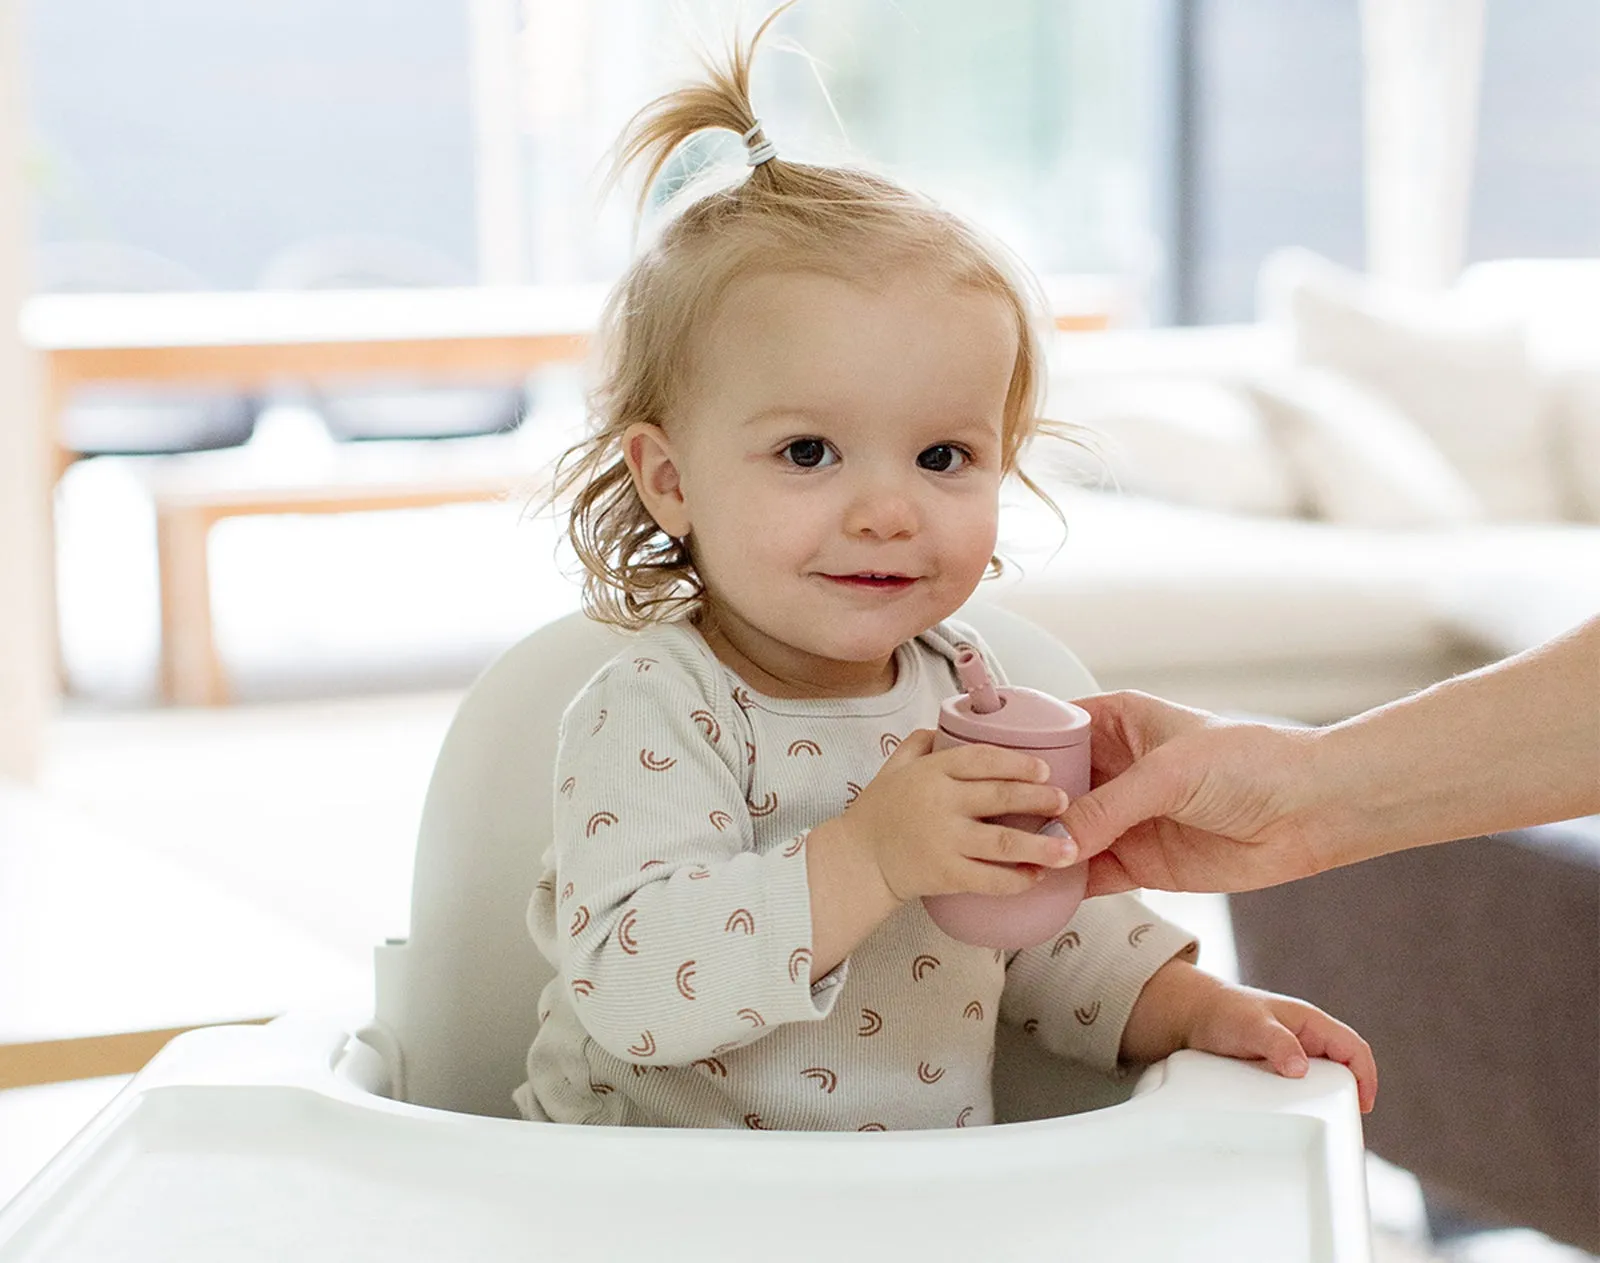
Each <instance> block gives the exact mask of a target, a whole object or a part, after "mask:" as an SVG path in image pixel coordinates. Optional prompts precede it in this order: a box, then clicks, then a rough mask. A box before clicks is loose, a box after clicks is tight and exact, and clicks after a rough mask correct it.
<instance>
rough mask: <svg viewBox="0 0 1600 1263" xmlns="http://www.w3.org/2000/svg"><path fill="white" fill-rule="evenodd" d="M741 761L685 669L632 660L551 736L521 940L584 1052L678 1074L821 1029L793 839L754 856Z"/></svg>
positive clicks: (727, 717)
mask: <svg viewBox="0 0 1600 1263" xmlns="http://www.w3.org/2000/svg"><path fill="white" fill-rule="evenodd" d="M746 765H747V745H746V740H745V734H744V730H743V727H742V726H741V717H740V715H739V714H738V712H737V709H736V708H735V707H734V706H733V704H732V702H731V700H730V699H729V698H728V697H727V696H726V695H724V694H723V692H722V691H721V690H719V689H716V688H714V687H711V686H710V683H709V682H708V681H705V680H701V679H699V678H697V673H696V669H695V664H694V663H693V662H692V661H683V660H677V659H675V658H674V657H672V656H671V655H670V654H663V655H662V656H660V657H638V658H634V659H631V660H630V659H628V658H627V657H626V656H624V657H623V658H619V659H618V660H617V661H615V662H613V663H612V664H611V666H610V667H609V668H608V669H607V670H606V671H604V672H602V673H601V674H600V675H599V676H597V677H596V679H595V680H594V681H593V682H591V684H590V686H589V688H587V689H586V690H585V691H584V693H583V694H582V695H581V696H580V697H579V698H578V700H577V701H576V702H574V704H573V706H572V708H571V709H570V710H569V711H568V713H567V715H566V716H565V718H564V720H563V725H562V733H561V740H560V745H559V749H558V753H557V758H556V795H555V803H556V808H555V821H554V825H555V843H554V864H553V870H554V874H553V877H549V878H547V879H546V883H544V885H545V886H547V887H548V888H544V889H541V890H540V891H539V892H538V893H537V894H536V896H535V899H534V902H533V904H532V906H531V907H530V928H532V930H533V932H534V937H535V940H536V941H537V942H538V943H539V945H540V947H541V949H542V950H544V951H545V953H546V955H547V956H549V957H550V959H551V960H552V962H553V963H554V964H555V965H556V967H557V970H558V972H559V974H560V976H561V978H562V980H563V981H564V982H565V984H566V986H567V988H568V989H569V994H570V995H571V997H572V1002H573V1009H574V1011H575V1012H576V1014H577V1017H578V1019H579V1021H580V1022H581V1023H582V1025H583V1028H584V1030H585V1031H587V1033H588V1034H589V1035H590V1037H591V1038H593V1039H594V1041H595V1042H596V1043H597V1044H599V1045H600V1046H601V1047H603V1048H605V1049H606V1050H607V1051H609V1052H610V1053H612V1054H613V1055H614V1056H617V1057H619V1058H622V1059H623V1060H625V1061H629V1062H632V1063H635V1064H638V1065H656V1066H675V1065H677V1066H681V1065H686V1064H688V1063H689V1062H692V1061H694V1060H696V1059H697V1058H704V1057H708V1056H714V1055H716V1054H718V1053H722V1052H726V1051H728V1050H730V1049H733V1048H736V1047H739V1046H741V1045H743V1044H747V1043H750V1042H752V1041H755V1040H758V1039H760V1038H761V1037H762V1036H763V1035H765V1034H767V1033H769V1032H771V1031H773V1030H775V1029H776V1028H778V1027H781V1026H782V1025H784V1024H785V1023H791V1022H808V1021H816V1020H818V1019H820V1018H823V1017H825V1016H826V1015H827V1012H828V1010H829V1008H830V1007H831V1005H832V1003H833V1001H834V998H835V997H836V995H837V991H838V989H837V988H836V987H821V988H818V989H817V993H816V995H815V996H813V989H812V986H811V905H810V891H809V887H808V884H807V876H806V861H805V852H804V834H799V835H797V836H796V837H795V838H794V839H793V841H792V844H790V845H785V846H781V847H777V848H772V849H769V850H767V851H766V852H764V853H758V852H757V850H756V848H755V841H754V831H753V828H752V822H751V810H752V804H750V803H749V802H747V801H746V794H747V792H748V785H749V782H748V778H747V775H746ZM756 809H757V810H761V807H760V805H759V804H757V805H756Z"/></svg>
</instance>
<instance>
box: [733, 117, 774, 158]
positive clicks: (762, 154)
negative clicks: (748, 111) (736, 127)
mask: <svg viewBox="0 0 1600 1263" xmlns="http://www.w3.org/2000/svg"><path fill="white" fill-rule="evenodd" d="M760 130H761V120H760V119H759V118H758V119H756V121H755V123H754V124H753V125H752V126H751V128H750V130H749V131H747V132H745V133H744V135H742V136H740V137H739V139H740V140H742V141H744V147H745V149H746V150H748V151H749V152H747V153H746V154H745V156H744V161H745V165H746V166H748V167H759V166H760V165H761V164H762V163H763V162H767V161H769V160H771V159H773V158H776V157H777V156H778V147H777V146H776V145H774V144H773V143H772V142H771V141H770V140H767V139H765V138H763V139H762V141H761V143H760V144H759V145H752V144H751V143H750V142H751V141H752V140H754V139H755V137H756V133H757V132H759V131H760Z"/></svg>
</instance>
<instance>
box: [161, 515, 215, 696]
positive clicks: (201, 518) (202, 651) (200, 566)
mask: <svg viewBox="0 0 1600 1263" xmlns="http://www.w3.org/2000/svg"><path fill="white" fill-rule="evenodd" d="M215 521H216V519H215V517H214V516H213V515H212V514H211V513H210V512H209V511H207V510H205V509H195V508H168V507H165V506H163V505H161V504H159V503H158V504H157V506H156V558H157V566H158V569H159V572H160V582H161V693H162V696H163V697H164V698H165V699H166V700H167V701H169V702H173V703H176V704H178V705H182V706H220V705H222V704H224V703H225V702H226V701H227V700H228V684H227V679H226V678H225V677H224V675H223V672H222V664H221V662H220V661H218V659H217V647H216V642H215V637H214V635H213V631H212V624H211V571H210V567H209V563H208V559H207V556H206V542H207V540H208V538H209V537H210V534H211V527H212V525H213V524H214V522H215Z"/></svg>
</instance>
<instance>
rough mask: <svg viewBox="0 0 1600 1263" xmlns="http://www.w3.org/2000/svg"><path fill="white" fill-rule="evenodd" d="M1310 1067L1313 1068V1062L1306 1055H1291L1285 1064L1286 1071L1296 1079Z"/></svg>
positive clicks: (1284, 1069)
mask: <svg viewBox="0 0 1600 1263" xmlns="http://www.w3.org/2000/svg"><path fill="white" fill-rule="evenodd" d="M1309 1069H1311V1063H1310V1062H1308V1061H1307V1060H1306V1059H1305V1058H1304V1057H1291V1058H1289V1060H1288V1061H1286V1062H1284V1065H1283V1071H1284V1073H1285V1074H1287V1075H1288V1076H1289V1077H1290V1078H1294V1079H1298V1078H1299V1077H1300V1076H1301V1075H1303V1074H1304V1073H1305V1072H1306V1071H1307V1070H1309Z"/></svg>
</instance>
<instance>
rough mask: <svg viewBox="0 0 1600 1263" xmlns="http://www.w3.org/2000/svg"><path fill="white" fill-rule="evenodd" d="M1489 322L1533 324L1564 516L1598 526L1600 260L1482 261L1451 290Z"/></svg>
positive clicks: (1533, 355) (1531, 346)
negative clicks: (1521, 321) (1525, 322)
mask: <svg viewBox="0 0 1600 1263" xmlns="http://www.w3.org/2000/svg"><path fill="white" fill-rule="evenodd" d="M1451 292H1452V294H1454V295H1455V296H1456V297H1457V298H1459V299H1460V300H1461V301H1462V302H1463V303H1464V304H1465V305H1466V306H1467V307H1468V308H1469V309H1471V310H1473V311H1475V312H1478V313H1479V314H1481V315H1482V316H1484V317H1486V318H1499V319H1502V320H1503V319H1507V318H1513V317H1514V318H1517V319H1521V320H1526V321H1527V324H1528V354H1529V358H1530V359H1532V361H1533V365H1534V368H1535V370H1536V371H1537V372H1538V373H1539V374H1540V375H1541V377H1542V378H1543V379H1544V381H1545V382H1546V383H1547V386H1548V389H1549V392H1550V407H1551V412H1550V425H1551V430H1552V433H1553V438H1554V443H1555V447H1556V454H1555V467H1556V477H1557V479H1558V481H1559V482H1560V484H1561V490H1562V492H1563V494H1564V496H1565V508H1566V515H1567V516H1568V517H1570V518H1572V519H1573V520H1575V521H1580V522H1600V335H1597V334H1596V330H1600V259H1495V260H1493V261H1491V262H1488V263H1476V264H1474V265H1473V266H1472V267H1470V268H1468V269H1467V270H1466V271H1465V272H1463V273H1462V274H1461V279H1460V280H1459V281H1457V282H1456V285H1455V288H1454V289H1453V290H1452V291H1451Z"/></svg>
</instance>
